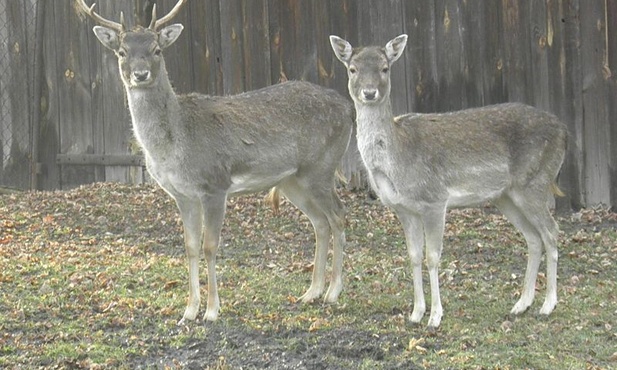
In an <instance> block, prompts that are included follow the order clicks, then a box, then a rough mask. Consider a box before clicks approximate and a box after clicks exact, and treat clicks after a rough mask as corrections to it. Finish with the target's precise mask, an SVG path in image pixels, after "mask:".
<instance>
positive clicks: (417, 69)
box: [0, 0, 617, 208]
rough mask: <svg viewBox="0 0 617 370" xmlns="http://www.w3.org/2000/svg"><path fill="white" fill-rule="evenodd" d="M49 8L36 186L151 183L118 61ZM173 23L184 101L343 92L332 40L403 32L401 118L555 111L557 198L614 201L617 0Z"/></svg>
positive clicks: (193, 12)
mask: <svg viewBox="0 0 617 370" xmlns="http://www.w3.org/2000/svg"><path fill="white" fill-rule="evenodd" d="M1 1H11V0H0V2H1ZM31 1H32V0H31ZM43 1H44V0H43ZM155 2H156V4H157V7H158V9H159V11H160V12H166V11H168V10H169V9H170V8H171V7H172V6H173V5H174V4H175V2H176V0H158V1H154V0H128V1H119V0H98V1H97V9H98V11H99V13H101V14H102V15H103V16H105V17H107V18H112V19H118V17H119V14H120V12H121V11H123V12H124V14H125V16H126V18H127V21H128V22H129V24H137V23H143V22H145V21H146V17H147V12H146V11H144V9H148V8H149V7H150V6H151V5H152V4H153V3H155ZM88 3H91V1H90V0H88ZM45 5H46V6H45V9H44V14H43V16H44V18H45V31H44V39H43V45H44V54H43V55H44V58H43V59H44V84H43V99H42V104H41V108H42V109H43V112H42V119H41V121H40V129H39V131H38V132H39V138H40V140H39V141H40V145H39V149H38V153H36V154H35V155H34V157H35V158H38V161H39V162H40V164H39V165H38V166H37V168H40V169H41V171H40V172H39V175H38V187H40V188H43V189H55V188H68V187H74V186H77V185H79V184H83V183H88V182H92V181H123V182H127V181H129V182H140V181H144V177H145V175H144V171H143V168H142V167H141V166H140V164H141V162H140V157H139V156H136V155H134V154H136V153H135V152H134V148H133V147H134V144H133V140H132V136H131V131H130V117H129V115H128V110H127V108H126V104H125V98H124V93H123V90H122V85H121V82H120V80H119V78H118V72H117V64H116V60H115V57H114V55H113V54H112V53H111V52H109V51H108V50H104V49H103V47H101V46H100V45H99V43H98V41H97V40H96V39H95V37H94V35H93V33H92V32H91V28H92V26H93V23H92V21H91V20H89V19H86V18H84V17H83V16H80V15H78V14H77V13H76V11H75V6H74V3H73V1H72V0H70V1H69V0H57V1H56V0H54V1H47V2H46V4H45ZM175 21H177V22H179V23H182V24H184V25H185V30H184V33H183V35H182V36H181V38H180V39H179V40H178V42H177V43H176V44H174V45H173V46H172V47H170V48H169V49H167V50H166V55H165V56H166V60H167V67H168V70H169V72H170V77H171V80H172V82H173V84H174V86H175V88H176V90H177V91H178V92H180V93H183V92H190V91H197V92H202V93H208V94H234V93H238V92H241V91H246V90H252V89H257V88H260V87H263V86H267V85H270V84H273V83H277V82H278V81H280V80H281V79H303V80H309V81H313V82H316V83H319V84H321V85H324V86H329V87H332V88H334V89H336V90H338V91H339V92H341V93H342V94H344V95H345V96H347V91H346V82H347V77H346V74H345V70H344V67H343V66H342V65H341V64H340V63H339V62H338V61H337V60H336V59H335V57H334V55H333V53H332V51H331V49H330V45H329V42H328V35H330V34H336V35H339V36H341V37H344V38H346V39H348V40H349V41H350V42H351V43H352V44H354V45H366V44H381V45H383V44H385V43H386V42H387V41H388V40H389V39H391V38H393V37H395V36H397V35H399V34H401V33H407V34H409V41H408V46H407V49H406V51H405V54H404V57H403V58H402V59H401V61H399V62H397V64H395V65H394V67H393V68H392V75H393V76H394V81H393V86H392V96H393V107H394V110H395V112H396V113H403V112H407V111H417V112H438V111H451V110H456V109H461V108H465V107H472V106H481V105H488V104H493V103H499V102H506V101H519V102H525V103H528V104H531V105H534V106H537V107H539V108H543V109H546V110H548V111H551V112H553V113H555V114H557V115H558V116H559V117H560V118H561V119H562V120H563V121H564V122H565V123H566V124H567V125H568V127H569V129H570V134H571V138H570V142H569V148H568V154H567V158H566V163H565V165H564V167H563V169H562V173H561V175H560V179H559V183H560V186H561V187H562V188H563V189H564V190H565V191H566V192H567V194H568V197H567V198H566V199H565V200H563V201H562V204H564V205H569V206H572V207H575V208H577V207H580V206H589V205H595V204H599V203H603V204H606V205H613V206H614V205H617V125H616V124H615V120H616V119H617V104H616V102H617V101H616V99H617V85H616V82H617V78H616V77H617V76H615V75H614V74H613V71H617V0H533V1H529V0H495V1H492V0H491V1H484V0H435V1H424V0H407V1H405V0H357V1H353V0H189V2H188V4H187V5H186V6H185V8H184V9H183V10H182V11H181V12H180V14H179V16H178V17H177V18H176V20H175ZM347 169H348V170H349V171H354V168H353V161H351V162H348V168H347ZM1 180H2V179H1V178H0V182H1Z"/></svg>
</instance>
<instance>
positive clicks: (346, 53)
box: [330, 35, 353, 65]
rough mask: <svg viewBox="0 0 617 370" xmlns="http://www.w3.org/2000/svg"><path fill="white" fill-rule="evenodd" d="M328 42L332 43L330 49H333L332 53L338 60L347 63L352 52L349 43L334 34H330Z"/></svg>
mask: <svg viewBox="0 0 617 370" xmlns="http://www.w3.org/2000/svg"><path fill="white" fill-rule="evenodd" d="M330 44H331V45H332V50H334V55H336V57H337V58H338V60H340V61H341V62H343V64H345V65H348V64H349V62H350V61H351V54H352V53H353V48H352V47H351V44H350V43H349V42H347V41H346V40H343V39H342V38H340V37H338V36H334V35H331V36H330Z"/></svg>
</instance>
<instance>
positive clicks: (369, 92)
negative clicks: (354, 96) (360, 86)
mask: <svg viewBox="0 0 617 370" xmlns="http://www.w3.org/2000/svg"><path fill="white" fill-rule="evenodd" d="M362 95H363V96H364V99H365V100H375V99H376V98H377V90H375V89H364V90H362Z"/></svg>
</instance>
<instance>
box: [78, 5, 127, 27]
mask: <svg viewBox="0 0 617 370" xmlns="http://www.w3.org/2000/svg"><path fill="white" fill-rule="evenodd" d="M76 1H77V4H78V5H79V7H80V8H81V10H82V11H83V12H84V13H85V14H87V15H89V16H90V18H92V19H94V20H95V21H96V22H97V23H98V24H100V25H101V26H105V27H108V28H111V29H113V30H116V31H118V32H123V31H124V20H122V23H117V22H114V21H110V20H109V19H105V18H103V17H101V16H100V15H98V14H97V13H96V12H95V11H94V7H95V6H96V3H93V4H92V5H91V6H90V7H88V5H86V2H85V0H76Z"/></svg>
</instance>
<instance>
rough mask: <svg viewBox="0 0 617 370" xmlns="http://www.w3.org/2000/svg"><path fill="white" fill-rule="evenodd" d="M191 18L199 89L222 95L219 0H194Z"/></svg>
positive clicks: (190, 33) (190, 35)
mask: <svg viewBox="0 0 617 370" xmlns="http://www.w3.org/2000/svg"><path fill="white" fill-rule="evenodd" d="M187 5H189V8H188V10H187V11H188V12H190V13H191V22H190V24H188V25H185V32H187V35H186V36H187V37H188V38H189V39H190V40H191V46H192V51H193V52H192V54H191V56H192V59H191V63H192V64H193V80H194V88H195V91H197V92H200V93H204V94H212V95H222V94H223V93H224V89H223V51H222V47H221V18H220V16H221V12H220V8H219V0H203V1H191V2H189V3H188V4H187Z"/></svg>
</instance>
